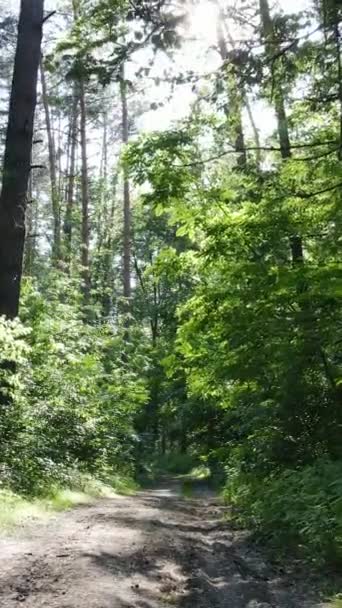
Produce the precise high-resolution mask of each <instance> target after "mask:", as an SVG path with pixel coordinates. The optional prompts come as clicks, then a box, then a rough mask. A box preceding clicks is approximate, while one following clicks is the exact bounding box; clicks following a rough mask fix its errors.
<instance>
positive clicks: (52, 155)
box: [40, 57, 61, 262]
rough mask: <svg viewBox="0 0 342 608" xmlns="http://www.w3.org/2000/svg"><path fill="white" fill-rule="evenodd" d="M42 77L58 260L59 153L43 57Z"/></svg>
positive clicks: (59, 245)
mask: <svg viewBox="0 0 342 608" xmlns="http://www.w3.org/2000/svg"><path fill="white" fill-rule="evenodd" d="M40 77H41V84H42V101H43V107H44V114H45V123H46V131H47V139H48V151H49V171H50V186H51V203H52V214H53V243H52V259H53V261H54V262H56V261H57V260H58V259H59V258H60V255H61V210H60V200H59V189H58V184H57V155H56V144H55V137H54V132H53V124H52V119H51V112H50V104H49V96H48V90H47V84H46V75H45V68H44V61H43V57H41V61H40Z"/></svg>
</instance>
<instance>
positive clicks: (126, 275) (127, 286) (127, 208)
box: [120, 65, 132, 309]
mask: <svg viewBox="0 0 342 608" xmlns="http://www.w3.org/2000/svg"><path fill="white" fill-rule="evenodd" d="M120 92H121V105H122V142H123V144H127V143H128V138H129V132H128V107H127V84H126V81H125V66H124V65H122V68H121V78H120ZM123 195H124V200H123V211H124V229H123V295H124V298H125V302H126V307H127V309H129V307H130V300H131V295H132V289H131V197H130V186H129V179H128V175H127V171H126V170H125V169H124V184H123Z"/></svg>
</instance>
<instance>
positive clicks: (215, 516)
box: [0, 486, 318, 608]
mask: <svg viewBox="0 0 342 608" xmlns="http://www.w3.org/2000/svg"><path fill="white" fill-rule="evenodd" d="M221 509H222V507H220V506H219V505H218V504H216V503H215V501H214V500H213V499H209V498H196V499H195V498H194V499H191V500H187V499H183V498H181V497H180V496H178V495H177V491H176V489H175V488H173V487H172V486H171V487H168V488H167V487H161V488H160V489H158V490H153V491H148V492H141V493H139V494H138V495H137V496H134V497H124V498H121V497H118V498H114V499H110V500H109V499H105V500H100V501H97V502H96V504H93V505H91V506H83V507H79V508H77V509H74V510H72V511H68V512H65V513H63V514H60V515H58V516H56V517H55V518H53V519H51V520H49V521H48V522H44V523H42V524H40V525H38V524H37V522H36V523H34V524H32V525H31V526H30V527H27V528H25V530H23V531H20V533H17V534H16V537H12V538H2V539H0V606H1V608H17V607H18V606H25V607H27V608H40V607H43V606H44V607H46V608H164V607H170V605H173V606H176V607H178V608H270V607H273V608H275V607H277V608H304V607H310V608H313V607H314V606H318V603H315V601H314V600H313V599H310V598H309V597H308V595H307V593H304V591H303V588H302V590H301V591H299V590H298V585H295V584H294V583H293V581H292V583H290V582H289V581H288V580H286V579H285V578H281V577H279V575H277V573H276V572H275V571H274V570H273V569H272V568H271V567H270V566H269V565H267V563H265V562H264V561H263V559H262V556H261V555H259V554H258V553H257V552H256V550H255V549H254V548H253V546H252V545H249V543H248V541H247V539H246V538H244V536H243V535H242V534H241V533H238V532H234V531H233V530H231V529H230V528H229V527H227V526H226V525H225V524H223V523H222V519H221V516H222V512H221Z"/></svg>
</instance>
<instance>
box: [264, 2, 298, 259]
mask: <svg viewBox="0 0 342 608" xmlns="http://www.w3.org/2000/svg"><path fill="white" fill-rule="evenodd" d="M259 6H260V16H261V25H262V32H263V35H264V38H265V41H266V52H267V54H268V57H269V60H270V63H271V65H273V63H274V60H273V58H274V56H276V55H277V54H279V52H280V47H279V44H278V42H277V40H276V34H275V31H274V27H273V21H272V17H271V13H270V7H269V3H268V0H259ZM273 97H274V109H275V113H276V117H277V126H278V137H279V144H280V149H281V156H282V159H283V160H287V159H289V158H291V156H292V154H291V143H290V135H289V125H288V120H287V114H286V107H285V95H284V91H283V88H282V85H281V81H280V78H277V75H275V78H274V88H273ZM290 246H291V254H292V262H293V264H294V265H298V264H303V262H304V254H303V242H302V238H301V236H299V235H298V234H295V235H292V236H291V238H290Z"/></svg>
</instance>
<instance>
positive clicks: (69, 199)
mask: <svg viewBox="0 0 342 608" xmlns="http://www.w3.org/2000/svg"><path fill="white" fill-rule="evenodd" d="M77 110H78V97H77V94H76V87H75V89H74V97H73V105H72V113H71V117H70V131H69V137H70V143H69V148H70V155H69V156H70V163H69V171H68V185H67V195H66V210H65V218H64V225H63V231H64V237H65V260H66V262H67V263H68V264H69V263H70V258H71V247H72V212H73V207H74V198H75V177H76V176H75V172H76V148H77V135H78V133H77V126H78V111H77Z"/></svg>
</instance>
